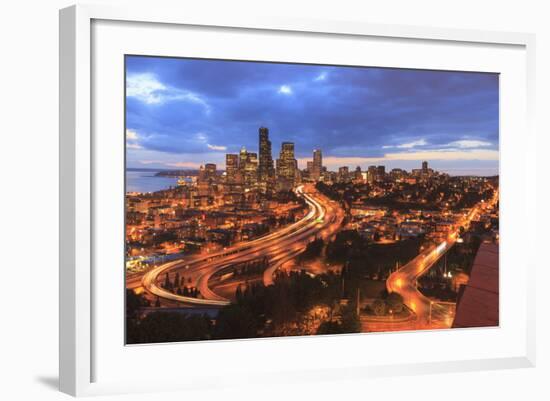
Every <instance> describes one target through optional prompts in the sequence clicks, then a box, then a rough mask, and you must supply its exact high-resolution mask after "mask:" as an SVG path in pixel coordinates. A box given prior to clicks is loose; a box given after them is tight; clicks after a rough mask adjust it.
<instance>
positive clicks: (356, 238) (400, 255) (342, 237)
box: [326, 230, 424, 274]
mask: <svg viewBox="0 0 550 401" xmlns="http://www.w3.org/2000/svg"><path fill="white" fill-rule="evenodd" d="M423 241H424V240H423V239H422V238H412V239H408V240H405V241H399V242H396V243H392V244H375V243H372V242H370V241H369V240H367V239H365V238H363V237H361V235H360V234H359V233H358V232H357V231H356V230H346V231H341V232H339V233H338V234H337V235H336V238H335V239H334V241H332V242H330V243H328V244H327V248H326V258H327V260H328V261H329V262H331V263H344V264H347V265H352V266H354V268H355V266H362V268H361V269H362V270H363V272H364V273H370V274H373V273H378V272H380V271H384V270H387V269H389V268H393V267H395V264H396V263H399V264H400V265H403V264H405V263H407V262H408V261H410V260H411V259H413V258H414V257H415V256H416V255H418V252H419V249H420V246H421V245H422V242H423Z"/></svg>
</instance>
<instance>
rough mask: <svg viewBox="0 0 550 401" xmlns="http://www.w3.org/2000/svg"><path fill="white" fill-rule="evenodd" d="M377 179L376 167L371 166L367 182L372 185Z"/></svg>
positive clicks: (368, 170)
mask: <svg viewBox="0 0 550 401" xmlns="http://www.w3.org/2000/svg"><path fill="white" fill-rule="evenodd" d="M375 179H376V166H369V168H368V169H367V180H368V182H369V184H372V183H373V182H374V181H375Z"/></svg>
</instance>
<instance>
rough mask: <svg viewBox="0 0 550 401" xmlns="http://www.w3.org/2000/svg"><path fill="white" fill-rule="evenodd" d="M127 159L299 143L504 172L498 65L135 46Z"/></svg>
mask: <svg viewBox="0 0 550 401" xmlns="http://www.w3.org/2000/svg"><path fill="white" fill-rule="evenodd" d="M126 68H127V70H126V95H127V97H126V105H127V108H126V112H127V116H126V117H127V118H126V124H127V125H126V143H127V166H128V167H134V168H163V169H188V168H198V167H199V166H200V165H201V164H204V163H216V164H217V165H218V168H219V169H224V168H225V154H226V153H237V152H238V151H239V149H240V148H241V146H243V145H244V146H245V147H246V148H247V150H249V151H253V152H257V151H258V128H259V127H260V126H265V127H268V128H269V133H270V139H271V141H272V146H273V159H276V158H278V155H279V150H280V146H281V142H283V141H290V142H294V143H295V148H296V157H297V159H298V161H299V166H300V167H301V168H305V164H306V160H311V157H312V152H313V149H316V148H320V149H321V150H322V152H323V164H324V165H326V166H327V167H328V168H329V170H336V169H337V168H338V167H340V166H349V167H350V168H355V167H356V166H358V165H359V166H361V167H362V168H363V169H365V168H366V167H367V166H368V165H372V164H384V165H386V169H387V170H389V169H391V168H396V167H399V168H405V169H407V170H410V169H412V168H419V167H420V163H421V161H423V160H427V161H428V162H429V164H430V167H433V168H434V169H436V170H439V171H444V172H447V173H449V174H451V175H466V174H473V175H493V174H498V157H499V156H498V132H499V123H498V121H499V116H498V103H499V90H498V75H496V74H487V73H460V72H440V71H423V70H404V69H383V68H363V67H341V66H339V67H334V66H321V65H315V66H312V65H300V64H272V63H256V62H235V61H212V60H196V59H179V58H157V57H138V56H127V58H126Z"/></svg>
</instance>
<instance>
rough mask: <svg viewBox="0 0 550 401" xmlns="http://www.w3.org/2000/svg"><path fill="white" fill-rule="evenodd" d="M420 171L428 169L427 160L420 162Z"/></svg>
mask: <svg viewBox="0 0 550 401" xmlns="http://www.w3.org/2000/svg"><path fill="white" fill-rule="evenodd" d="M422 171H424V172H427V171H428V162H427V161H423V162H422Z"/></svg>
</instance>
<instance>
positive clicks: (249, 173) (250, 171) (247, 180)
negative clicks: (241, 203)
mask: <svg viewBox="0 0 550 401" xmlns="http://www.w3.org/2000/svg"><path fill="white" fill-rule="evenodd" d="M239 173H240V175H241V176H242V179H243V181H244V186H245V188H247V189H252V188H253V187H255V186H256V184H257V183H258V154H257V153H252V152H248V151H247V150H246V148H245V147H244V146H243V147H242V148H241V151H240V152H239Z"/></svg>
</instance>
